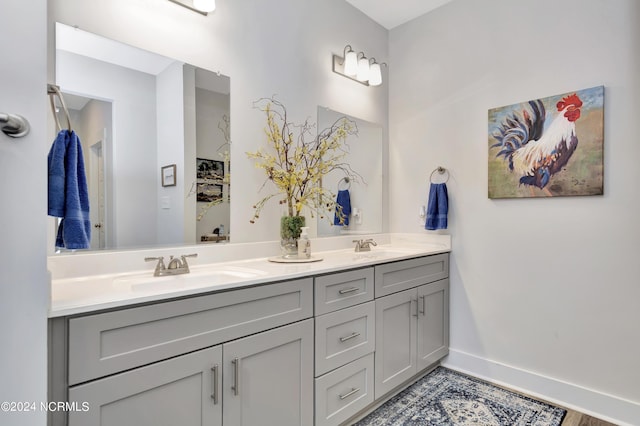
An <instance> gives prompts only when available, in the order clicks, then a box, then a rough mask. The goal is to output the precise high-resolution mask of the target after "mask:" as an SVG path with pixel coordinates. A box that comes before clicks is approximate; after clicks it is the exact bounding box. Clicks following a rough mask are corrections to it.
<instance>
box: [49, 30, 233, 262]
mask: <svg viewBox="0 0 640 426" xmlns="http://www.w3.org/2000/svg"><path fill="white" fill-rule="evenodd" d="M55 63H56V73H55V75H56V84H57V85H58V86H59V87H60V90H61V91H62V93H63V95H64V99H65V101H66V103H67V106H68V109H69V110H70V111H69V112H70V115H71V120H72V128H73V130H75V131H76V133H77V134H78V135H79V137H80V140H81V141H82V145H83V151H84V159H85V167H86V172H87V181H88V186H89V198H90V206H91V222H92V224H93V226H94V228H93V229H92V239H91V249H94V250H99V249H125V248H142V247H144V248H147V247H156V246H161V245H180V244H196V243H203V244H205V243H211V242H218V241H221V239H220V238H219V231H220V229H224V228H226V229H227V230H228V229H229V215H230V210H229V203H230V194H229V190H230V185H229V183H230V173H229V167H230V162H229V153H230V146H229V144H230V133H229V131H230V129H229V124H230V114H229V102H230V93H229V92H230V84H229V77H227V76H224V75H219V74H217V73H214V72H211V71H207V70H204V69H201V68H198V67H195V66H192V65H189V64H185V63H183V62H180V61H176V60H174V59H171V58H167V57H164V56H161V55H157V54H155V53H151V52H148V51H144V50H141V49H138V48H135V47H132V46H128V45H125V44H122V43H119V42H115V41H113V40H109V39H106V38H103V37H100V36H98V35H95V34H91V33H88V32H85V31H82V30H79V29H76V28H73V27H70V26H67V25H64V24H60V23H58V24H56V55H55ZM61 122H62V123H64V122H65V120H64V119H63V120H61ZM221 225H222V226H221ZM214 231H215V232H214ZM52 241H53V236H52Z"/></svg>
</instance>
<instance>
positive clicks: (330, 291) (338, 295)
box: [315, 268, 373, 316]
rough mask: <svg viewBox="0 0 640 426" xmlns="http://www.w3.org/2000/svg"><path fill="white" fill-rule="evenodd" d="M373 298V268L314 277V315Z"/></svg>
mask: <svg viewBox="0 0 640 426" xmlns="http://www.w3.org/2000/svg"><path fill="white" fill-rule="evenodd" d="M369 300H373V268H364V269H356V270H354V271H347V272H341V273H338V274H331V275H324V276H321V277H316V279H315V310H316V316H317V315H322V314H326V313H328V312H332V311H337V310H338V309H343V308H348V307H349V306H354V305H357V304H358V303H363V302H367V301H369Z"/></svg>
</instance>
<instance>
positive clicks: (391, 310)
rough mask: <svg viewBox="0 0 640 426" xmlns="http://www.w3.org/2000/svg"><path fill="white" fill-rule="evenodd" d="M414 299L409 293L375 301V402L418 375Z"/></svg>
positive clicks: (413, 294) (413, 293)
mask: <svg viewBox="0 0 640 426" xmlns="http://www.w3.org/2000/svg"><path fill="white" fill-rule="evenodd" d="M416 297H417V290H416V289H411V290H405V291H402V292H400V293H395V294H392V295H390V296H386V297H382V298H380V299H376V355H375V396H376V399H378V398H380V397H381V396H383V395H384V394H386V393H387V392H389V391H390V390H392V389H393V388H395V387H396V386H398V385H400V384H402V382H404V381H405V380H407V379H409V378H410V377H411V376H413V375H414V374H415V373H416V372H417V369H416V353H417V351H416V337H417V334H416V333H417V331H416V328H417V321H416V314H417V307H418V306H417V301H416Z"/></svg>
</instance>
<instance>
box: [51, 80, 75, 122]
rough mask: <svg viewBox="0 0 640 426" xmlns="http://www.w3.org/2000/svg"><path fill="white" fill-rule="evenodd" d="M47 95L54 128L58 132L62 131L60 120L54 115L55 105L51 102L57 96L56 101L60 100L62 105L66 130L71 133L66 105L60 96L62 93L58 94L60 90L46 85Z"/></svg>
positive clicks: (53, 85) (54, 86)
mask: <svg viewBox="0 0 640 426" xmlns="http://www.w3.org/2000/svg"><path fill="white" fill-rule="evenodd" d="M47 94H48V95H49V102H50V103H51V113H52V114H53V119H54V120H55V122H56V128H57V129H58V131H60V130H62V126H61V125H60V120H58V114H56V104H55V102H54V101H53V98H54V96H57V97H58V99H60V104H61V105H62V110H63V111H64V116H65V118H66V119H67V128H68V129H69V131H71V117H70V116H69V110H68V109H67V104H66V103H65V102H64V97H63V96H62V92H60V88H59V87H58V86H56V85H55V84H47Z"/></svg>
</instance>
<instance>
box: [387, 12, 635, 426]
mask: <svg viewBox="0 0 640 426" xmlns="http://www.w3.org/2000/svg"><path fill="white" fill-rule="evenodd" d="M638 22H640V2H637V1H635V0H614V1H607V2H604V1H599V0H589V1H584V0H564V1H556V0H541V1H537V2H531V1H520V0H518V1H509V2H507V1H502V0H485V1H482V2H478V1H475V0H454V1H453V2H452V3H450V4H448V5H447V6H444V7H442V8H440V9H437V10H436V11H434V12H433V13H431V14H428V15H425V16H423V17H421V18H419V19H417V20H414V21H412V22H409V23H407V24H406V25H403V26H401V27H398V28H396V29H394V30H392V31H391V32H390V42H389V50H390V67H389V69H390V73H391V77H390V88H389V91H390V104H389V109H390V146H391V149H390V183H389V185H390V187H391V188H393V189H392V190H391V192H390V201H391V203H390V209H391V229H392V231H402V232H406V231H421V228H420V227H419V225H418V221H417V217H416V216H417V211H418V207H419V206H420V205H421V204H424V203H425V202H426V196H427V185H428V180H429V174H430V173H431V171H432V170H433V169H434V168H435V167H437V166H439V165H442V166H444V167H446V168H447V169H448V170H449V172H450V174H451V178H450V180H449V183H448V187H449V195H450V216H449V225H450V226H449V232H450V233H451V235H452V237H453V253H452V255H451V348H452V355H451V356H450V357H449V363H450V364H451V365H452V366H456V367H458V368H464V369H467V370H470V371H472V372H474V373H476V374H481V375H484V376H487V377H490V378H492V379H495V380H501V381H504V382H507V383H510V384H511V385H516V386H521V387H525V388H528V389H530V390H534V391H536V392H540V393H543V394H546V396H548V397H552V398H556V399H559V400H563V401H565V402H568V403H570V404H575V405H579V406H581V407H582V408H583V409H585V410H586V411H595V412H599V413H603V414H605V415H609V416H611V417H612V418H617V419H619V420H625V421H627V422H630V423H632V422H637V419H639V418H640V386H639V385H638V383H640V368H638V360H639V359H640V331H639V328H638V325H639V324H640V285H638V282H639V281H638V277H639V276H640V262H638V259H637V257H638V254H639V253H640V251H639V250H638V244H639V241H640V224H639V223H640V222H639V221H638V219H637V212H638V211H640V191H638V186H637V182H638V181H639V179H640V168H639V167H638V166H637V161H638V158H640V144H638V136H637V133H638V132H637V129H636V127H637V126H636V123H637V117H638V116H639V115H640V104H639V103H638V98H639V97H640V80H639V79H638V76H639V75H640V53H639V52H640V49H639V47H640V46H639V44H640V43H639V42H640V27H639V26H638ZM597 85H604V86H605V142H604V145H605V147H604V150H605V157H604V158H605V164H604V169H605V187H604V196H594V197H570V198H569V197H568V198H557V199H512V200H490V199H488V198H487V156H488V153H487V111H488V110H489V109H490V108H493V107H496V106H502V105H508V104H512V103H516V102H520V101H525V100H529V99H535V98H538V97H545V96H550V95H554V94H558V93H564V92H568V91H572V90H577V89H582V88H588V87H593V86H597ZM578 149H579V148H578ZM422 232H425V231H422ZM589 391H593V392H589ZM590 398H593V399H590Z"/></svg>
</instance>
